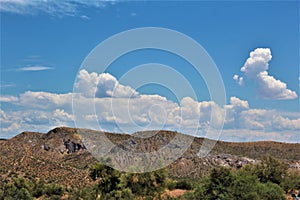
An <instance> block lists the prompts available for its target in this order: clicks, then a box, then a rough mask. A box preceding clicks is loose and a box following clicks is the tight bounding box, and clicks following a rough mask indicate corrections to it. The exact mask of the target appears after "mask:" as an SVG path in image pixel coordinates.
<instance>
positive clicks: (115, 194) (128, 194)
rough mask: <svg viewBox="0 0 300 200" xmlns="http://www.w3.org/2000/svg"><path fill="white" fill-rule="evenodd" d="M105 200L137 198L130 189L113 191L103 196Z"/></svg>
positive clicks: (131, 199)
mask: <svg viewBox="0 0 300 200" xmlns="http://www.w3.org/2000/svg"><path fill="white" fill-rule="evenodd" d="M101 199H105V200H134V199H135V196H134V194H132V191H131V190H130V189H129V188H124V189H119V190H113V191H111V192H110V193H108V194H105V195H103V196H101Z"/></svg>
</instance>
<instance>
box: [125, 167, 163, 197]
mask: <svg viewBox="0 0 300 200" xmlns="http://www.w3.org/2000/svg"><path fill="white" fill-rule="evenodd" d="M167 175H168V173H167V171H166V170H165V169H161V170H157V171H153V172H146V173H125V174H122V177H121V187H122V188H130V189H131V191H132V193H133V194H135V195H138V196H154V195H157V194H159V193H161V192H162V191H163V190H164V189H165V188H166V178H167Z"/></svg>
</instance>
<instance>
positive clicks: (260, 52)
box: [233, 48, 298, 100]
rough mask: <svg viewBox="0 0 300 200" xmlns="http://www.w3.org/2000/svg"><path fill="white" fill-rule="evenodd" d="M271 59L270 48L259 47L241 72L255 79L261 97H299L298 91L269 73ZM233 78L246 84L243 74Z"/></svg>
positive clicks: (280, 98) (239, 82)
mask: <svg viewBox="0 0 300 200" xmlns="http://www.w3.org/2000/svg"><path fill="white" fill-rule="evenodd" d="M271 59H272V55H271V50H270V49H269V48H257V49H255V50H254V51H252V52H251V53H250V57H249V58H248V59H247V60H246V62H245V64H244V66H243V67H242V68H241V72H243V73H244V75H245V76H246V77H247V78H248V79H253V80H254V81H255V82H256V83H257V91H258V95H259V96H260V97H261V98H264V99H274V100H283V99H295V98H297V97H298V96H297V94H296V92H295V91H292V90H290V89H288V88H287V84H286V83H284V82H282V81H280V80H277V79H275V78H274V77H273V76H270V75H269V74H268V69H269V62H270V61H271ZM233 79H234V80H235V81H237V82H238V84H239V85H243V84H244V78H243V77H242V76H241V77H239V76H238V75H234V76H233Z"/></svg>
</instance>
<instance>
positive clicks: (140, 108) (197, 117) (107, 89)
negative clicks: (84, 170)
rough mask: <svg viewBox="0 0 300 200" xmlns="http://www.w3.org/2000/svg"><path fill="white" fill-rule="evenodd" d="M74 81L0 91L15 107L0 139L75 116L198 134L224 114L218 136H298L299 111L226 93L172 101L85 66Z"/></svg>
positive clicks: (5, 117)
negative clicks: (44, 88)
mask: <svg viewBox="0 0 300 200" xmlns="http://www.w3.org/2000/svg"><path fill="white" fill-rule="evenodd" d="M76 83H77V84H76V85H75V87H76V88H77V91H80V92H79V93H65V94H56V93H49V92H33V91H27V92H25V93H22V94H21V95H19V96H2V97H1V98H0V100H1V101H2V102H3V103H9V104H14V105H15V106H19V108H20V109H19V111H13V110H0V118H1V134H0V138H1V137H11V136H13V135H15V134H18V133H19V132H21V131H25V130H31V131H48V130H49V129H50V128H52V127H55V126H62V125H63V126H73V127H74V126H75V124H74V119H76V117H77V118H78V116H79V117H80V119H77V120H79V121H81V122H83V123H81V124H79V125H80V127H83V128H94V129H95V128H97V127H98V123H99V125H100V127H101V129H102V130H107V131H117V132H123V131H125V132H129V133H131V132H135V131H139V130H149V129H168V130H177V131H181V132H184V133H187V134H193V132H192V130H198V133H197V134H198V136H205V134H206V131H207V129H208V127H212V128H213V129H214V128H218V127H220V126H221V125H222V118H223V117H225V125H224V130H223V134H222V135H221V139H223V140H231V141H249V140H280V141H288V142H299V141H300V135H299V130H300V114H299V113H283V112H278V111H275V110H266V109H253V108H251V107H250V105H249V103H248V102H247V101H245V100H241V99H239V98H238V97H231V98H230V102H229V103H228V104H227V105H225V106H219V105H218V104H216V103H215V102H212V101H196V100H194V99H192V98H190V97H185V98H183V99H181V101H180V103H179V104H177V103H174V102H172V101H170V100H168V99H166V98H165V97H162V96H159V95H143V94H139V93H138V92H137V91H135V90H134V89H133V88H131V87H130V86H126V85H122V84H121V83H119V82H118V80H117V79H116V78H115V77H113V76H112V75H110V74H107V73H103V74H97V73H95V72H88V71H86V70H81V71H80V72H79V74H78V77H77V82H76ZM74 99H76V100H78V102H80V103H81V104H80V106H79V108H78V110H77V112H79V113H80V115H74V113H73V110H72V100H73V101H74ZM89 105H92V106H89ZM90 109H92V110H90ZM211 118H214V120H213V121H211ZM95 123H97V124H95ZM77 125H78V124H77ZM215 139H217V138H215Z"/></svg>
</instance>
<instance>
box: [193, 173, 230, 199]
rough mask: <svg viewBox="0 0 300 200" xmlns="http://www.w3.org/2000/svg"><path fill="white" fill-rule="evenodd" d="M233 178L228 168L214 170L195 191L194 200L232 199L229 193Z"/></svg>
mask: <svg viewBox="0 0 300 200" xmlns="http://www.w3.org/2000/svg"><path fill="white" fill-rule="evenodd" d="M233 180H234V176H233V174H232V172H231V170H230V169H229V168H225V167H221V168H214V169H212V171H211V172H210V174H209V176H208V177H207V178H204V179H203V180H202V181H201V184H200V185H199V187H198V188H197V189H196V191H195V197H194V198H195V199H203V200H206V199H207V200H210V199H223V200H227V199H228V200H229V199H233V196H232V193H231V191H230V189H231V185H232V182H233Z"/></svg>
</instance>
